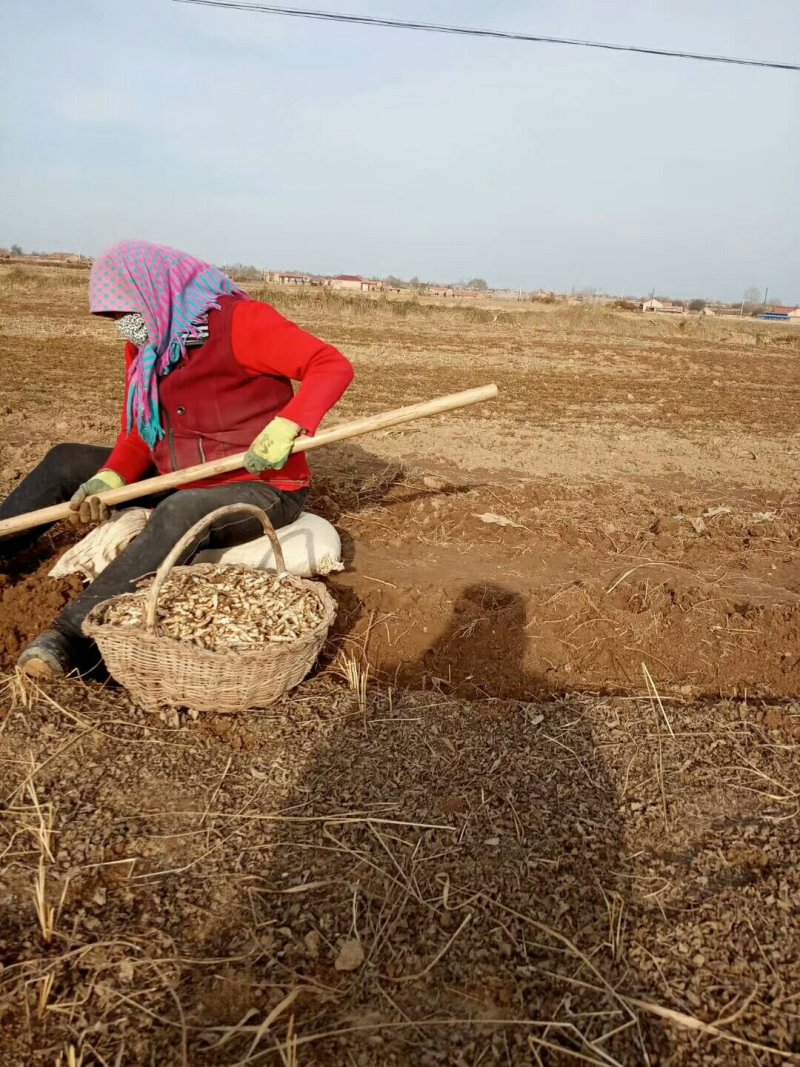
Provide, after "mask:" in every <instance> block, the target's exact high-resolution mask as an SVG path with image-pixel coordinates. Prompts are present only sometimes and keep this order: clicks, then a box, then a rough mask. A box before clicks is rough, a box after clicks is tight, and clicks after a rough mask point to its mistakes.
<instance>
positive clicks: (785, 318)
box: [758, 307, 800, 322]
mask: <svg viewBox="0 0 800 1067" xmlns="http://www.w3.org/2000/svg"><path fill="white" fill-rule="evenodd" d="M758 317H759V318H760V319H770V320H771V321H772V322H792V321H796V320H800V308H784V307H773V308H765V309H764V310H763V311H760V312H759V313H758Z"/></svg>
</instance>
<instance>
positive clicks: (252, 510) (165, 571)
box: [144, 504, 286, 633]
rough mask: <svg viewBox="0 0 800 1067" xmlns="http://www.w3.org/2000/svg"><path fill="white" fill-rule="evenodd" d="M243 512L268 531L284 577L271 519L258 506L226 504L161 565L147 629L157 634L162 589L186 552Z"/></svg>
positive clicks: (191, 531)
mask: <svg viewBox="0 0 800 1067" xmlns="http://www.w3.org/2000/svg"><path fill="white" fill-rule="evenodd" d="M243 512H246V513H249V514H250V515H255V517H256V518H257V519H260V521H261V525H262V526H263V528H264V533H265V534H266V536H267V537H268V538H269V540H270V544H271V545H272V551H273V552H274V553H275V563H276V566H277V571H278V574H282V573H283V572H284V571H285V570H286V561H285V560H284V558H283V549H282V548H281V543H280V541H279V540H278V535H277V534H276V533H275V527H274V526H273V525H272V523H271V522H270V518H269V515H267V513H266V511H264V510H262V508H257V507H256V506H255V504H226V505H225V507H222V508H217V509H216V511H210V512H209V513H208V515H204V516H203V518H202V519H199V520H198V521H197V522H196V523H195V524H194V526H192V527H191V529H189V530H187V531H186V533H185V534H184V535H183V537H182V538H181V539H180V541H178V543H177V544H176V545H175V547H174V548H173V549H172V551H171V552H170V554H169V555H168V556H167V558H166V559H165V560H164V562H163V563H162V564H161V566H160V567H159V568H158V570H157V571H156V576H155V578H154V579H153V584H152V585H151V586H150V588H149V589H148V591H147V603H146V605H145V615H144V625H145V629H146V630H149V631H150V633H153V632H154V631H155V628H156V619H157V618H158V597H159V594H160V593H161V587H162V586H163V585H164V582H165V581H166V580H167V576H168V575H169V572H170V571H171V570H172V568H173V567H174V566H175V564H176V563H177V562H178V561H179V560H180V558H181V556H182V555H183V554H184V552H186V551H188V550H189V549H190V548H191V547H192V546H193V545H194V544H196V542H197V541H199V540H200V537H201V535H202V534H204V533H205V532H206V530H207V529H208V528H209V527H210V526H213V524H214V523H215V522H216V521H217V519H221V518H224V516H225V515H241V514H242V513H243Z"/></svg>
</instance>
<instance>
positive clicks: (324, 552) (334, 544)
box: [194, 511, 344, 578]
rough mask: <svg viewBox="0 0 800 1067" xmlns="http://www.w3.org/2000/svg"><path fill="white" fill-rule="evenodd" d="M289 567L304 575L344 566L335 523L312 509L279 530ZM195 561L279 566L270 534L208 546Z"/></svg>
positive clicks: (292, 571)
mask: <svg viewBox="0 0 800 1067" xmlns="http://www.w3.org/2000/svg"><path fill="white" fill-rule="evenodd" d="M277 534H278V540H279V541H280V543H281V548H282V549H283V555H284V559H285V561H286V569H287V571H289V573H290V574H298V575H300V577H301V578H313V577H314V575H316V574H331V573H332V572H333V571H341V570H344V564H343V563H342V542H341V539H340V537H339V534H338V533H337V532H336V529H335V527H333V526H331V524H330V523H329V522H328V521H327V519H323V518H321V517H320V516H319V515H312V514H311V513H310V512H308V511H304V512H302V514H301V515H300V517H299V518H298V519H296V520H295V521H294V522H293V523H292V524H291V525H290V526H284V527H283V529H281V530H278V531H277ZM194 562H195V563H244V564H245V565H247V566H249V567H261V568H262V569H263V570H274V569H275V554H274V552H273V551H272V545H271V544H270V543H269V538H268V537H259V538H258V539H257V540H255V541H247V542H246V543H245V544H243V545H236V547H235V548H207V549H205V550H204V551H203V552H198V553H197V555H196V556H195V557H194Z"/></svg>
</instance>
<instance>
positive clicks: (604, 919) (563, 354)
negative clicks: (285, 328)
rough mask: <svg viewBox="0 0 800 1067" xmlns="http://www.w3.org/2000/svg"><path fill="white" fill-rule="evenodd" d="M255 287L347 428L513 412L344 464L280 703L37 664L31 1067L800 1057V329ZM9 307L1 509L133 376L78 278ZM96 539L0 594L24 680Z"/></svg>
mask: <svg viewBox="0 0 800 1067" xmlns="http://www.w3.org/2000/svg"><path fill="white" fill-rule="evenodd" d="M251 292H253V295H255V296H259V297H261V298H263V299H267V300H269V301H270V302H273V303H275V305H276V306H277V307H278V308H279V309H280V310H282V311H283V312H284V313H285V314H287V315H289V316H290V317H292V318H294V319H295V320H296V321H298V322H299V323H300V324H301V325H303V326H304V327H305V328H307V329H309V330H311V331H312V332H315V333H317V334H318V335H320V336H322V337H324V338H325V339H326V340H328V341H330V342H332V343H333V344H336V345H337V346H338V347H340V348H341V349H342V351H343V352H344V353H345V354H346V355H347V356H348V357H349V358H350V359H351V360H352V361H353V363H354V365H355V367H356V374H357V377H356V381H355V383H354V385H353V387H352V388H351V390H350V391H349V392H348V394H347V396H346V397H345V399H344V401H343V402H342V404H341V405H340V406H339V407H338V408H337V410H336V411H335V413H334V414H333V415H332V416H331V423H333V422H335V421H344V420H349V419H351V418H355V417H359V416H362V415H367V414H372V413H375V412H378V411H380V410H383V409H386V408H390V407H396V406H400V405H403V404H407V403H412V402H414V401H417V400H422V399H426V398H429V397H432V396H435V395H438V394H442V393H447V392H453V391H456V390H460V389H464V388H468V387H471V386H475V385H480V384H483V383H485V382H489V381H495V382H497V384H498V386H499V387H500V398H499V399H498V400H497V401H496V402H495V403H493V404H490V405H485V406H482V407H478V408H475V409H470V410H466V411H463V412H459V413H453V414H450V415H446V416H442V417H438V418H436V419H433V420H429V421H426V422H421V423H419V424H414V425H410V426H407V427H402V428H398V429H396V430H392V431H389V432H387V433H383V434H380V435H375V436H370V437H367V438H364V439H362V440H361V441H358V442H351V443H348V444H343V445H341V446H331V447H330V448H329V449H322V450H320V451H319V452H316V453H314V454H313V456H312V458H311V462H312V469H313V471H314V475H315V489H314V495H313V497H312V500H311V504H310V507H311V509H312V510H315V511H317V512H319V513H321V514H324V515H326V516H327V517H329V518H330V519H332V521H334V522H335V523H336V525H337V527H338V529H339V530H340V532H341V534H342V537H343V541H344V544H345V554H346V559H347V564H348V565H347V570H346V571H345V572H344V573H342V574H341V575H338V576H335V577H334V578H333V579H332V580H331V583H330V585H331V588H332V591H333V592H334V595H335V596H336V597H337V599H338V601H339V605H340V614H339V621H338V624H337V634H336V635H335V638H334V640H332V642H331V646H330V648H329V650H328V653H327V656H326V660H325V663H324V664H323V668H322V670H321V671H320V672H319V673H318V674H317V676H316V677H315V678H314V679H313V680H312V681H311V682H309V683H308V684H307V685H305V686H303V687H301V688H300V689H299V690H297V691H296V693H295V694H294V695H292V696H291V697H290V698H289V699H287V700H285V701H283V702H282V703H281V704H280V705H278V706H276V707H274V708H272V709H270V711H269V712H267V713H265V712H262V713H252V714H250V715H247V716H241V717H238V718H236V719H216V720H215V719H213V718H208V719H206V720H200V721H198V722H192V721H189V720H180V721H179V722H175V721H172V722H160V721H158V720H153V719H152V718H149V717H146V716H145V715H143V714H142V713H141V712H138V711H137V710H136V709H133V708H132V707H131V706H130V702H129V701H128V699H127V697H126V696H125V694H124V693H122V692H120V691H119V690H118V689H116V688H114V687H113V686H105V687H104V686H101V685H100V684H98V683H94V682H89V683H86V684H83V683H72V684H65V685H58V686H55V687H53V688H52V689H49V690H48V691H47V692H42V691H39V690H35V689H34V690H32V689H30V688H22V687H21V686H20V684H19V682H18V681H17V680H16V679H15V678H14V676H13V673H9V674H8V676H7V678H8V680H7V682H6V690H5V697H4V699H3V702H2V708H3V710H4V712H5V719H4V720H3V721H2V722H0V731H2V732H1V733H0V746H2V751H1V752H0V755H2V763H0V789H2V794H0V795H1V796H2V798H4V799H5V800H6V807H5V809H4V810H3V811H2V812H1V813H0V814H2V820H1V821H0V829H2V832H3V834H4V835H5V841H4V842H3V843H2V844H0V848H4V849H5V850H6V851H5V853H4V861H3V862H4V865H5V866H4V869H3V870H2V871H0V880H1V881H2V882H3V892H4V894H5V900H6V902H7V905H6V908H5V913H4V916H3V918H2V919H0V962H2V964H3V965H4V966H5V968H6V969H5V971H2V972H0V1047H2V1043H3V1041H5V1042H6V1046H5V1047H6V1048H7V1050H8V1051H7V1053H6V1058H5V1060H4V1062H7V1063H9V1064H20V1065H22V1064H26V1065H27V1064H37V1065H38V1064H43V1065H44V1064H48V1065H50V1064H54V1063H56V1062H58V1056H59V1055H61V1056H62V1061H61V1062H63V1063H66V1062H68V1061H67V1059H66V1057H67V1055H68V1049H69V1047H70V1045H71V1046H72V1047H73V1049H74V1051H75V1053H76V1055H78V1054H80V1053H79V1050H82V1054H83V1056H84V1060H83V1062H84V1064H87V1065H88V1064H94V1063H124V1064H140V1063H141V1064H150V1063H158V1064H165V1065H171V1064H173V1063H174V1064H220V1065H222V1064H225V1065H231V1067H232V1065H233V1064H240V1063H242V1064H243V1063H245V1062H247V1063H269V1062H279V1063H280V1062H284V1063H295V1062H298V1063H300V1064H318V1063H319V1064H329V1063H330V1064H347V1065H350V1064H359V1065H360V1064H375V1065H384V1064H414V1065H417V1064H421V1065H427V1064H445V1065H449V1064H459V1065H462V1064H463V1065H467V1064H469V1065H472V1064H477V1063H484V1064H489V1063H511V1064H518V1063H519V1064H521V1063H525V1064H527V1063H532V1064H537V1063H538V1064H561V1063H570V1062H575V1061H576V1058H578V1061H580V1060H579V1058H580V1057H583V1062H589V1063H596V1064H614V1063H619V1064H624V1065H625V1067H627V1065H629V1064H638V1063H642V1064H648V1063H649V1064H667V1063H669V1064H681V1065H684V1064H685V1065H687V1067H688V1065H695V1064H706V1063H707V1064H720V1065H722V1064H726V1065H727V1064H738V1063H742V1064H753V1063H759V1064H761V1063H763V1064H771V1063H774V1062H778V1061H777V1059H776V1057H775V1054H774V1052H771V1051H765V1049H764V1046H768V1047H769V1048H770V1049H773V1050H774V1049H779V1050H781V1051H783V1052H784V1053H789V1054H794V1055H795V1058H798V1059H800V1014H798V1013H800V1002H798V1000H797V996H796V993H797V988H798V981H800V964H798V960H799V959H800V936H798V930H797V912H796V900H797V898H798V892H799V891H800V875H799V874H798V862H797V857H798V844H800V833H799V832H798V824H797V814H798V793H797V785H796V783H797V780H798V769H800V768H799V767H798V764H799V763H800V760H798V745H799V744H800V706H799V705H798V703H797V700H796V698H797V695H798V692H800V652H799V651H798V648H799V647H800V645H799V643H798V637H800V610H799V605H800V555H799V554H798V546H799V542H800V440H799V439H798V435H797V426H798V423H800V374H799V373H798V361H800V331H798V330H796V329H793V328H791V327H782V326H780V325H775V324H767V323H756V322H751V321H747V320H745V321H738V320H722V319H700V318H687V319H672V318H667V317H664V318H660V317H658V316H652V317H644V316H641V315H637V314H635V313H617V312H613V311H610V310H607V309H606V308H605V307H603V306H595V307H590V308H586V307H582V306H576V305H566V304H553V305H534V304H507V303H505V304H503V305H501V306H492V304H491V301H486V302H485V304H484V303H481V304H480V305H472V304H470V306H467V307H464V306H458V305H454V303H453V302H452V301H444V300H438V301H436V300H430V301H424V300H413V299H408V298H406V297H402V298H400V297H397V296H395V295H393V296H392V298H391V299H387V298H383V297H377V298H375V297H370V298H367V297H362V296H349V295H343V294H338V293H332V292H328V291H325V290H319V291H311V292H300V293H298V292H291V291H290V292H287V291H286V290H285V289H271V290H266V289H263V290H262V289H260V288H259V287H254V288H252V289H251ZM0 308H1V309H2V312H1V314H2V317H1V318H0V491H2V492H6V491H7V490H8V489H9V488H11V487H12V486H13V484H14V483H15V482H16V480H17V479H18V478H19V477H20V476H21V475H22V474H23V473H24V472H25V471H27V470H28V469H29V468H30V467H31V466H32V465H33V464H34V463H35V462H36V461H37V460H38V459H39V458H41V456H42V455H43V454H44V452H45V451H46V450H47V449H48V448H49V447H50V446H51V445H53V444H55V443H57V442H59V441H64V440H76V441H85V442H92V443H98V444H102V443H106V442H111V440H112V439H113V437H114V435H115V432H116V428H117V427H118V424H119V410H120V405H121V399H122V359H121V345H120V343H119V341H118V340H117V338H116V334H115V332H114V330H113V327H112V326H111V325H110V324H109V323H108V322H105V321H102V320H94V319H92V318H90V317H89V316H88V314H87V313H86V274H85V272H82V271H78V270H75V271H69V272H68V271H59V270H57V269H46V268H38V269H33V268H20V267H13V268H0ZM69 536H70V535H69V534H67V533H65V532H62V531H59V532H56V533H55V534H54V535H53V536H52V538H48V539H45V540H44V541H43V542H42V544H41V546H40V547H39V548H38V549H37V550H36V551H34V552H32V553H30V554H29V556H28V557H26V558H25V559H23V560H18V561H15V562H14V563H13V564H12V565H10V566H8V567H7V568H6V572H5V573H0V667H2V668H4V669H5V670H7V671H9V672H11V671H12V669H13V663H14V658H15V656H16V654H17V652H18V650H19V647H20V646H21V645H22V644H23V643H24V642H25V641H26V640H28V639H29V638H30V637H31V636H32V635H33V634H34V633H35V632H36V631H37V629H38V628H41V627H42V626H44V625H47V623H48V621H49V619H50V618H52V616H53V615H54V614H55V612H56V611H57V610H58V607H59V606H60V604H62V603H64V602H65V600H66V598H68V597H69V596H71V595H73V594H74V592H75V590H76V587H77V583H75V582H67V583H61V584H59V583H54V582H52V581H51V580H50V579H48V578H47V577H46V572H47V570H48V569H49V567H50V566H51V565H52V560H53V558H54V556H55V555H57V553H58V552H59V551H60V550H61V549H62V548H63V547H64V546H65V545H66V544H67V543H68V541H69ZM359 673H361V674H364V673H366V674H367V675H368V687H367V696H366V698H364V697H363V696H359V693H358V690H357V687H356V689H351V688H350V687H349V685H348V682H347V677H348V676H349V677H350V679H351V681H352V679H353V677H354V675H358V674H359ZM48 820H52V830H51V831H48V830H47V827H48V826H49V825H50V823H49V821H48ZM48 834H49V836H48ZM34 891H36V892H37V893H38V895H39V899H40V902H42V901H44V902H45V904H47V903H49V904H50V905H52V907H53V908H54V909H55V912H57V915H54V919H53V925H54V932H53V934H52V936H51V937H50V938H49V939H47V938H46V937H45V936H44V935H43V933H42V926H41V922H40V920H39V919H37V911H36V906H35V903H34V897H35V892H34ZM353 941H356V942H359V944H360V945H361V949H362V950H363V953H364V959H363V962H361V963H360V964H359V965H358V966H357V967H355V969H353V970H351V971H350V970H343V969H341V964H342V959H345V960H346V956H347V952H349V951H351V950H350V949H346V950H345V955H344V956H342V955H341V953H342V946H343V945H344V944H345V943H349V942H353ZM337 960H338V962H339V969H337ZM273 1010H274V1011H275V1013H276V1014H275V1019H274V1021H273V1022H271V1023H269V1025H265V1020H266V1019H267V1017H268V1016H269V1015H270V1013H271V1012H273ZM670 1012H672V1014H671V1015H670ZM675 1013H677V1014H675ZM692 1020H694V1021H692ZM698 1021H699V1028H698V1025H697V1024H698ZM704 1026H705V1028H706V1029H705V1032H703V1027H704ZM709 1026H711V1027H717V1028H718V1029H717V1030H712V1031H709V1029H708V1028H709ZM692 1027H694V1029H692ZM293 1035H294V1037H293ZM295 1040H296V1042H297V1048H296V1051H293V1048H294V1041H295ZM736 1042H738V1043H736ZM748 1043H749V1044H748ZM295 1055H296V1059H292V1057H293V1056H295ZM250 1057H252V1058H250ZM76 1062H78V1061H76Z"/></svg>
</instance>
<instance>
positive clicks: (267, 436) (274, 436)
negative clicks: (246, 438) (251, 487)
mask: <svg viewBox="0 0 800 1067" xmlns="http://www.w3.org/2000/svg"><path fill="white" fill-rule="evenodd" d="M299 433H300V427H299V426H298V425H297V423H296V422H290V421H289V419H282V418H281V417H280V415H279V416H278V417H277V418H274V419H273V420H272V422H271V423H269V425H268V426H267V427H266V429H264V430H262V431H261V433H260V434H259V435H258V437H257V438H256V439H255V441H253V443H252V444H251V445H250V449H249V451H248V453H247V455H246V456H245V459H244V465H245V467H246V468H247V470H249V471H250V473H251V474H263V472H264V471H266V470H280V469H281V467H282V466H283V465H284V464H285V463H286V460H287V459H288V458H289V456H290V455H291V453H292V445H293V444H294V442H295V438H296V437H297V436H298V434H299Z"/></svg>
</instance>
